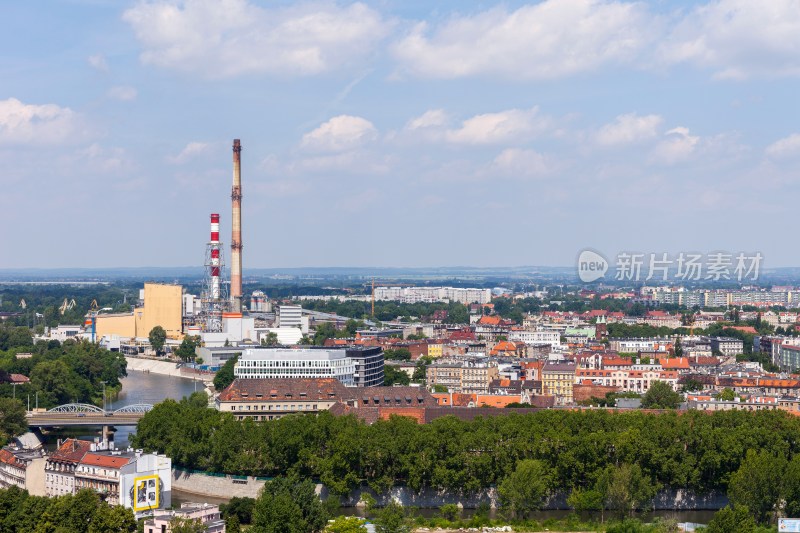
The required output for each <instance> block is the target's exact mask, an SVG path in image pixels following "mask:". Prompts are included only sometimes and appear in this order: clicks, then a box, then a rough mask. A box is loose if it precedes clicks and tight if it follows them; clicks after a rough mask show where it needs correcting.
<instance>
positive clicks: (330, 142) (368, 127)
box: [302, 115, 378, 152]
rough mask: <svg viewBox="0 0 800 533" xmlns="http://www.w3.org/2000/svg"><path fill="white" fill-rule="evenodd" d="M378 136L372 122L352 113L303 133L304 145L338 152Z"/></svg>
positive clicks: (312, 148) (309, 147) (314, 148)
mask: <svg viewBox="0 0 800 533" xmlns="http://www.w3.org/2000/svg"><path fill="white" fill-rule="evenodd" d="M377 136H378V131H377V130H376V129H375V126H373V125H372V122H370V121H369V120H367V119H365V118H361V117H354V116H351V115H339V116H338V117H333V118H332V119H330V120H329V121H327V122H324V123H323V124H320V126H319V127H318V128H316V129H315V130H313V131H310V132H308V133H306V134H305V135H303V140H302V146H303V147H304V148H308V149H311V150H320V151H329V152H338V151H342V150H350V149H353V148H357V147H359V146H361V145H363V144H365V143H367V142H369V141H372V140H374V139H375V138H377Z"/></svg>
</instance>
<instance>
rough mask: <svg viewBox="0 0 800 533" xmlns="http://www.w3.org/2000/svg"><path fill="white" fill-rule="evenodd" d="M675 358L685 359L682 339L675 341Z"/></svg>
mask: <svg viewBox="0 0 800 533" xmlns="http://www.w3.org/2000/svg"><path fill="white" fill-rule="evenodd" d="M675 357H683V346H682V345H681V338H680V337H678V338H677V339H675Z"/></svg>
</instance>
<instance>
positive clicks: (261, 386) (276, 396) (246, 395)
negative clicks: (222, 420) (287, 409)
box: [219, 378, 348, 402]
mask: <svg viewBox="0 0 800 533" xmlns="http://www.w3.org/2000/svg"><path fill="white" fill-rule="evenodd" d="M347 395H348V394H347V387H345V386H344V385H343V384H342V382H341V381H339V380H338V379H334V378H300V379H293V378H284V379H280V378H276V379H242V378H237V379H235V380H233V383H231V384H230V385H228V387H227V388H225V390H223V391H222V392H221V393H220V394H219V401H221V402H241V401H256V400H263V401H266V400H286V399H292V400H297V399H309V400H328V399H336V398H344V397H346V396H347Z"/></svg>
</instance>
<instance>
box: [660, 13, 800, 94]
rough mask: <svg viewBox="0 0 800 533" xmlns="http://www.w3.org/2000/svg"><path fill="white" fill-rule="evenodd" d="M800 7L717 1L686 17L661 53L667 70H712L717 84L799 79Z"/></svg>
mask: <svg viewBox="0 0 800 533" xmlns="http://www.w3.org/2000/svg"><path fill="white" fill-rule="evenodd" d="M799 49H800V2H798V1H797V0H769V1H767V2H753V1H752V0H714V1H711V2H709V3H707V4H704V5H700V6H698V7H696V8H695V9H694V10H692V11H690V12H689V13H687V14H686V16H685V17H684V18H683V19H682V20H681V21H680V22H679V23H678V24H677V25H676V26H675V28H674V29H673V30H672V32H671V34H670V35H669V37H668V38H666V39H665V42H664V44H663V45H662V46H661V47H660V48H659V50H658V55H659V57H660V60H661V61H663V62H665V63H667V64H674V63H683V62H687V63H691V64H695V65H697V66H699V67H702V68H711V69H713V70H714V75H715V77H717V78H728V79H744V78H749V77H752V76H754V75H764V76H797V75H800V55H798V53H797V50H799Z"/></svg>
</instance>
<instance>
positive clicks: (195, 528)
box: [169, 516, 206, 533]
mask: <svg viewBox="0 0 800 533" xmlns="http://www.w3.org/2000/svg"><path fill="white" fill-rule="evenodd" d="M169 530H170V533H205V532H206V526H205V524H203V522H202V521H200V519H199V518H196V519H191V518H181V517H180V516H176V517H174V518H173V519H172V520H170V521H169Z"/></svg>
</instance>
